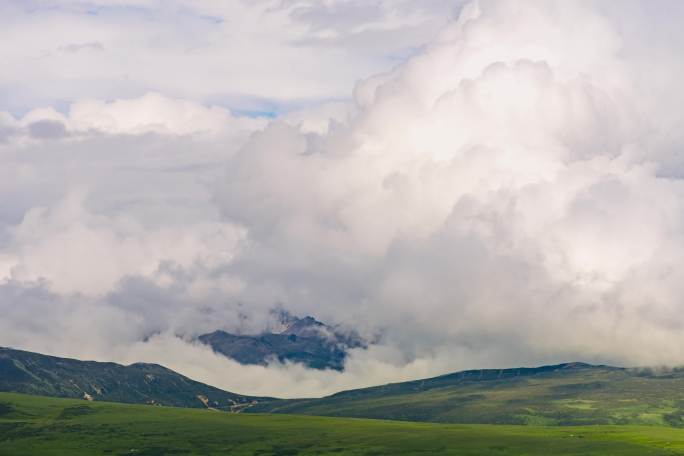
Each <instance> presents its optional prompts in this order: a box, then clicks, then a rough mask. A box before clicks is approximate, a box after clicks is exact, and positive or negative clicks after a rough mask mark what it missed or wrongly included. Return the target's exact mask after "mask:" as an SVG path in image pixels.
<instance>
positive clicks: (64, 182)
mask: <svg viewBox="0 0 684 456" xmlns="http://www.w3.org/2000/svg"><path fill="white" fill-rule="evenodd" d="M347 3H348V4H345V5H342V4H339V5H338V4H330V5H332V6H330V5H329V4H327V3H326V5H327V6H322V4H319V3H311V4H309V3H307V2H295V3H288V2H281V3H280V4H279V6H278V7H277V8H275V9H274V11H277V12H279V13H278V14H285V16H282V17H287V18H289V19H288V20H294V21H295V22H297V23H298V24H300V25H301V24H308V25H307V27H308V28H309V30H310V31H311V33H312V34H311V35H307V36H306V37H304V38H302V37H299V38H301V39H303V40H305V41H306V42H307V43H308V44H307V45H313V44H312V43H313V42H316V46H327V45H328V44H326V43H327V40H333V42H334V41H335V40H352V41H353V40H354V39H357V38H359V37H362V36H366V35H364V34H366V33H371V32H372V33H376V32H377V31H378V30H390V29H391V30H395V31H401V30H404V27H405V26H407V25H406V24H424V23H425V20H426V19H425V17H427V16H429V13H428V12H426V11H429V10H430V7H429V6H426V7H424V8H416V7H413V6H412V4H410V3H404V2H400V3H399V5H400V6H399V7H397V9H391V8H388V7H387V4H386V3H385V2H370V3H363V4H362V3H356V2H347ZM675 3H676V2H675ZM437 4H440V5H441V2H434V4H433V3H431V5H432V6H435V5H437ZM202 5H204V4H202ZM660 5H661V6H663V9H662V10H663V11H664V9H665V8H664V7H665V5H670V4H669V3H668V2H663V3H661V4H660ZM202 7H206V8H208V10H207V11H210V10H211V11H212V14H218V13H219V12H220V11H218V10H214V9H211V8H212V7H210V6H206V5H205V6H202ZM202 7H198V8H202ZM439 7H440V8H441V6H439ZM213 8H218V9H221V8H220V7H217V6H216V7H213ZM336 8H343V9H344V11H347V12H350V11H351V12H353V11H357V13H358V15H359V16H363V17H364V18H366V20H365V21H362V22H363V24H361V23H360V22H359V20H357V19H353V17H354V14H357V13H353V14H352V13H351V12H350V15H351V16H350V17H347V16H344V15H341V16H338V15H337V13H336V11H337V9H336ZM345 8H349V9H345ZM648 8H649V6H648V5H646V4H645V3H643V2H626V3H624V7H620V8H617V7H612V6H610V5H608V4H606V3H603V2H591V1H586V2H565V1H539V2H517V1H486V0H482V1H480V2H476V3H471V4H469V5H467V6H465V7H463V8H462V9H461V11H460V16H459V17H458V18H457V19H455V20H454V21H452V22H451V23H449V24H448V25H447V26H446V27H445V28H443V29H442V30H441V32H440V33H439V34H438V35H437V36H436V37H435V39H434V40H433V41H432V42H431V44H429V45H427V46H425V48H424V49H422V50H421V51H420V52H419V53H418V55H416V56H414V57H412V58H410V59H408V61H406V62H405V63H403V64H401V65H399V66H397V67H395V68H386V72H385V73H381V74H378V75H376V76H373V77H370V78H368V79H366V80H363V81H361V82H359V83H358V84H357V85H356V87H355V88H354V90H353V97H354V98H353V102H352V103H327V104H323V105H320V106H313V107H308V108H307V109H304V110H301V111H299V112H293V113H288V114H287V115H284V116H280V117H278V118H276V119H274V120H273V121H271V122H269V123H268V125H265V121H263V120H254V119H247V118H244V117H240V116H236V115H234V114H233V113H231V112H230V111H227V110H225V109H222V108H217V107H211V106H207V105H205V104H201V103H199V102H196V101H182V100H179V99H175V98H169V97H167V96H164V95H160V94H157V93H150V94H148V95H145V96H143V97H141V98H140V97H139V98H135V99H119V100H114V101H109V102H105V101H76V102H74V103H72V104H71V105H70V106H71V107H70V109H68V110H65V111H59V110H57V109H53V108H45V109H36V110H32V111H30V112H28V113H27V114H26V115H24V116H21V117H18V116H13V115H9V114H3V115H2V116H0V154H2V155H0V156H1V157H2V159H3V162H4V164H5V165H6V166H5V167H4V168H5V169H4V170H3V169H0V176H5V177H7V179H0V191H2V192H3V195H8V196H7V198H4V201H2V205H0V277H2V278H3V280H4V282H3V283H2V285H0V297H2V299H1V300H0V306H2V307H1V309H2V311H3V313H4V315H7V318H3V320H2V322H1V323H0V324H2V325H3V326H1V327H0V329H2V331H0V334H2V338H0V343H2V344H14V345H18V346H22V347H25V348H29V349H36V350H41V351H48V352H51V353H54V354H62V355H75V356H86V357H93V358H96V359H113V360H118V361H122V362H133V361H138V360H142V361H152V362H161V363H164V364H166V365H168V366H169V367H172V368H175V369H178V370H179V371H181V372H183V373H185V374H188V375H192V376H194V377H196V378H198V379H200V380H204V381H207V382H210V383H213V384H216V385H218V386H221V387H224V388H227V389H231V390H235V391H238V392H242V393H251V394H266V395H281V396H297V395H303V394H306V395H310V394H315V395H320V394H325V393H330V392H334V391H337V390H340V389H345V388H350V387H358V386H364V385H370V384H375V383H381V382H387V381H397V380H404V379H408V378H416V377H421V376H427V375H434V374H439V373H444V372H448V371H451V370H456V369H460V368H471V367H472V368H474V367H505V366H515V365H521V364H526V365H530V364H540V363H545V362H558V361H572V360H585V361H599V362H608V363H616V364H629V365H636V364H657V363H664V364H681V363H682V357H683V356H684V353H682V350H681V349H679V348H678V347H680V346H681V345H682V344H681V328H682V326H683V325H684V320H683V319H682V318H681V308H680V307H681V306H680V305H679V302H678V296H680V294H681V285H680V284H681V283H684V281H682V277H681V274H682V273H681V272H680V271H684V267H682V266H684V265H683V264H682V262H683V261H684V257H683V256H682V255H681V252H682V249H683V248H684V236H682V233H684V230H683V229H682V228H684V226H683V224H684V185H683V184H682V181H681V175H682V167H681V165H682V163H681V154H680V150H681V148H682V146H683V145H684V137H682V135H681V132H680V129H678V126H679V125H681V121H682V115H681V112H680V111H681V110H680V109H679V106H680V104H679V102H680V101H683V100H682V98H683V95H684V91H682V90H681V88H680V84H679V83H678V81H679V80H680V79H681V78H680V77H681V75H682V71H683V70H684V68H683V67H682V66H681V65H680V64H679V63H678V62H679V60H678V58H677V56H678V53H679V51H680V48H681V47H680V46H679V45H678V44H679V43H681V42H682V41H681V39H683V38H684V36H683V35H682V33H681V30H680V28H679V27H678V26H675V24H676V23H678V22H677V21H673V20H672V18H671V17H669V16H670V15H676V16H677V17H679V18H681V17H682V14H684V11H683V10H682V8H674V9H673V10H668V11H671V12H670V13H668V14H667V15H665V13H663V12H662V11H661V9H658V8H657V11H654V12H653V14H645V11H646V9H648ZM388 11H394V12H396V15H394V16H392V15H391V14H389V13H388ZM430 11H431V10H430ZM649 11H651V10H650V9H649ZM273 14H276V13H273ZM426 15H427V16H426ZM666 16H668V17H666ZM369 18H370V19H369ZM390 19H391V20H390ZM659 25H662V27H658V26H659ZM378 33H380V32H378ZM383 33H384V32H383ZM643 33H646V35H643ZM635 36H647V37H648V42H649V43H652V44H653V47H652V48H646V47H645V46H644V44H643V43H642V42H637V40H635V38H634V37H635ZM673 36H674V37H676V39H675V38H672V37H673ZM359 39H361V38H359ZM307 40H308V41H307ZM80 42H83V41H80ZM97 42H100V40H99V39H98V41H97ZM102 42H103V43H104V44H103V47H104V51H101V52H97V54H102V53H103V52H105V51H107V50H108V49H109V43H108V42H106V41H102ZM268 55H269V54H268V53H266V54H264V57H267V56H268ZM286 56H287V55H286ZM321 66H325V63H322V64H321ZM6 170H9V171H6ZM275 305H282V306H283V307H285V308H287V309H289V310H290V311H292V312H294V313H297V314H302V315H304V314H313V315H315V316H316V317H317V318H319V319H321V320H323V321H327V322H330V323H341V324H345V325H349V326H351V327H354V328H355V329H357V330H358V331H360V332H361V333H362V334H365V335H367V336H369V337H371V336H376V335H378V334H380V338H379V343H378V344H376V345H373V346H371V347H370V348H369V349H368V350H354V351H353V353H352V354H351V356H350V359H349V361H348V364H347V368H346V370H345V372H343V373H339V372H328V371H322V372H319V371H316V372H313V371H311V370H307V369H305V368H303V367H301V366H297V365H280V364H273V365H270V366H267V367H263V366H251V367H244V366H239V365H237V364H236V363H233V362H231V361H229V360H226V359H223V358H220V357H218V356H217V355H215V354H213V353H211V351H210V350H208V349H207V348H206V347H203V346H199V345H196V344H195V343H194V342H193V338H194V337H195V336H196V335H198V334H201V333H202V332H208V331H211V330H215V329H219V328H220V329H227V330H232V331H235V330H241V331H245V332H258V331H260V330H262V329H264V328H265V325H266V322H267V315H268V310H269V309H270V308H272V307H273V306H275ZM37 315H41V316H43V319H37V318H36V316H37ZM46 321H49V322H50V324H47V323H46ZM64 334H68V335H69V336H68V337H66V336H64ZM77 339H78V340H79V341H80V340H88V341H90V342H89V345H88V347H86V346H85V345H84V344H83V343H78V342H75V340H77ZM91 342H92V343H91Z"/></svg>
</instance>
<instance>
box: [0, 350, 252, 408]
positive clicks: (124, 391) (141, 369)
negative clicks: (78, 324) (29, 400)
mask: <svg viewBox="0 0 684 456" xmlns="http://www.w3.org/2000/svg"><path fill="white" fill-rule="evenodd" d="M0 391H6V392H16V393H25V394H36V395H41V396H55V397H70V398H79V399H87V400H94V401H110V402H126V403H134V404H152V405H170V406H176V407H195V408H216V409H221V410H226V411H233V412H239V411H242V410H244V409H245V408H248V407H251V406H252V405H255V404H256V403H258V402H259V401H261V400H263V399H264V398H259V397H250V396H243V395H240V394H235V393H230V392H228V391H223V390H220V389H218V388H214V387H213V386H209V385H205V384H203V383H200V382H196V381H194V380H191V379H189V378H187V377H184V376H183V375H180V374H178V373H177V372H174V371H172V370H170V369H167V368H165V367H163V366H160V365H157V364H145V363H136V364H131V365H130V366H122V365H120V364H115V363H101V362H96V361H79V360H75V359H67V358H57V357H54V356H46V355H41V354H38V353H31V352H27V351H21V350H13V349H10V348H2V347H0Z"/></svg>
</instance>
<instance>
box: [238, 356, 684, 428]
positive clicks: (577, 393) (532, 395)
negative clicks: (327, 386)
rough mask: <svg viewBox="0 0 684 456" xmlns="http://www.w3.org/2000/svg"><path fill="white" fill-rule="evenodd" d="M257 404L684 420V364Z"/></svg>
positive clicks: (470, 418)
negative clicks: (660, 368)
mask: <svg viewBox="0 0 684 456" xmlns="http://www.w3.org/2000/svg"><path fill="white" fill-rule="evenodd" d="M250 411H254V412H259V411H261V412H271V413H293V414H307V415H325V416H346V417H360V418H381V419H393V420H409V421H432V422H444V423H488V424H528V425H532V424H539V425H564V426H567V425H590V424H591V425H593V424H638V425H664V426H676V427H682V426H684V370H681V369H678V370H670V371H662V372H655V371H651V370H632V369H624V368H617V367H610V366H592V365H588V364H582V363H569V364H560V365H556V366H545V367H539V368H520V369H491V370H487V369H485V370H471V371H464V372H458V373H454V374H449V375H444V376H440V377H435V378H430V379H425V380H416V381H411V382H404V383H394V384H389V385H383V386H377V387H372V388H364V389H358V390H351V391H345V392H341V393H337V394H334V395H332V396H328V397H325V398H322V399H300V400H289V401H279V402H273V403H266V404H260V405H257V406H256V407H254V408H253V409H252V410H250Z"/></svg>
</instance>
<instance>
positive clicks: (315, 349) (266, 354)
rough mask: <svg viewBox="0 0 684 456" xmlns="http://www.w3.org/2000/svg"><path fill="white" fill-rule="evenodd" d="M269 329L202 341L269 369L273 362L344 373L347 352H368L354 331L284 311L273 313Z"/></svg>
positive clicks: (209, 336)
mask: <svg viewBox="0 0 684 456" xmlns="http://www.w3.org/2000/svg"><path fill="white" fill-rule="evenodd" d="M272 316H273V321H272V322H271V324H270V325H269V329H268V330H267V331H264V332H262V333H260V334H257V335H244V334H231V333H228V332H226V331H222V330H218V331H214V332H212V333H208V334H203V335H201V336H199V337H198V340H199V341H201V342H202V343H204V344H207V345H209V346H211V348H212V349H213V350H214V351H215V352H217V353H220V354H222V355H225V356H226V357H228V358H231V359H234V360H235V361H238V362H239V363H241V364H260V365H267V364H268V362H269V361H278V362H281V363H283V362H291V363H300V364H304V365H305V366H307V367H310V368H313V369H334V370H338V371H342V370H344V362H345V359H346V357H347V351H348V350H349V349H352V348H365V347H366V342H365V341H364V340H363V339H362V338H361V337H360V336H359V335H358V334H356V333H355V332H354V331H349V330H347V331H346V332H342V331H343V330H342V329H341V328H333V327H330V326H328V325H325V324H323V323H321V322H320V321H318V320H316V319H315V318H313V317H311V316H306V317H303V318H299V317H296V316H294V315H292V314H291V313H289V312H288V311H286V310H284V309H276V310H274V311H273V312H272Z"/></svg>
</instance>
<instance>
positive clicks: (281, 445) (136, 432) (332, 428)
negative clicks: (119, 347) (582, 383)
mask: <svg viewBox="0 0 684 456" xmlns="http://www.w3.org/2000/svg"><path fill="white" fill-rule="evenodd" d="M226 454H230V455H281V456H284V455H320V454H336V455H386V454H387V455H390V454H391V455H397V454H416V455H433V454H444V455H462V456H483V455H497V456H514V455H528V456H531V455H539V456H541V455H544V456H548V455H561V454H562V455H574V456H590V455H591V456H595V455H602V456H644V455H654V456H659V455H677V454H684V433H683V432H681V431H680V430H677V429H672V428H658V427H616V426H606V427H604V426H590V427H551V428H545V427H536V426H491V425H444V424H427V423H406V422H391V421H380V420H358V419H345V418H323V417H303V416H290V415H245V414H229V413H221V412H217V411H213V410H191V409H181V408H172V407H150V406H141V405H127V404H113V403H106V402H86V401H82V400H73V399H55V398H45V397H36V396H26V395H20V394H11V393H0V455H1V456H9V455H12V456H15V455H22V456H33V455H40V456H66V455H68V456H80V455H88V456H91V455H137V456H155V455H156V456H161V455H205V456H206V455H226Z"/></svg>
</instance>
